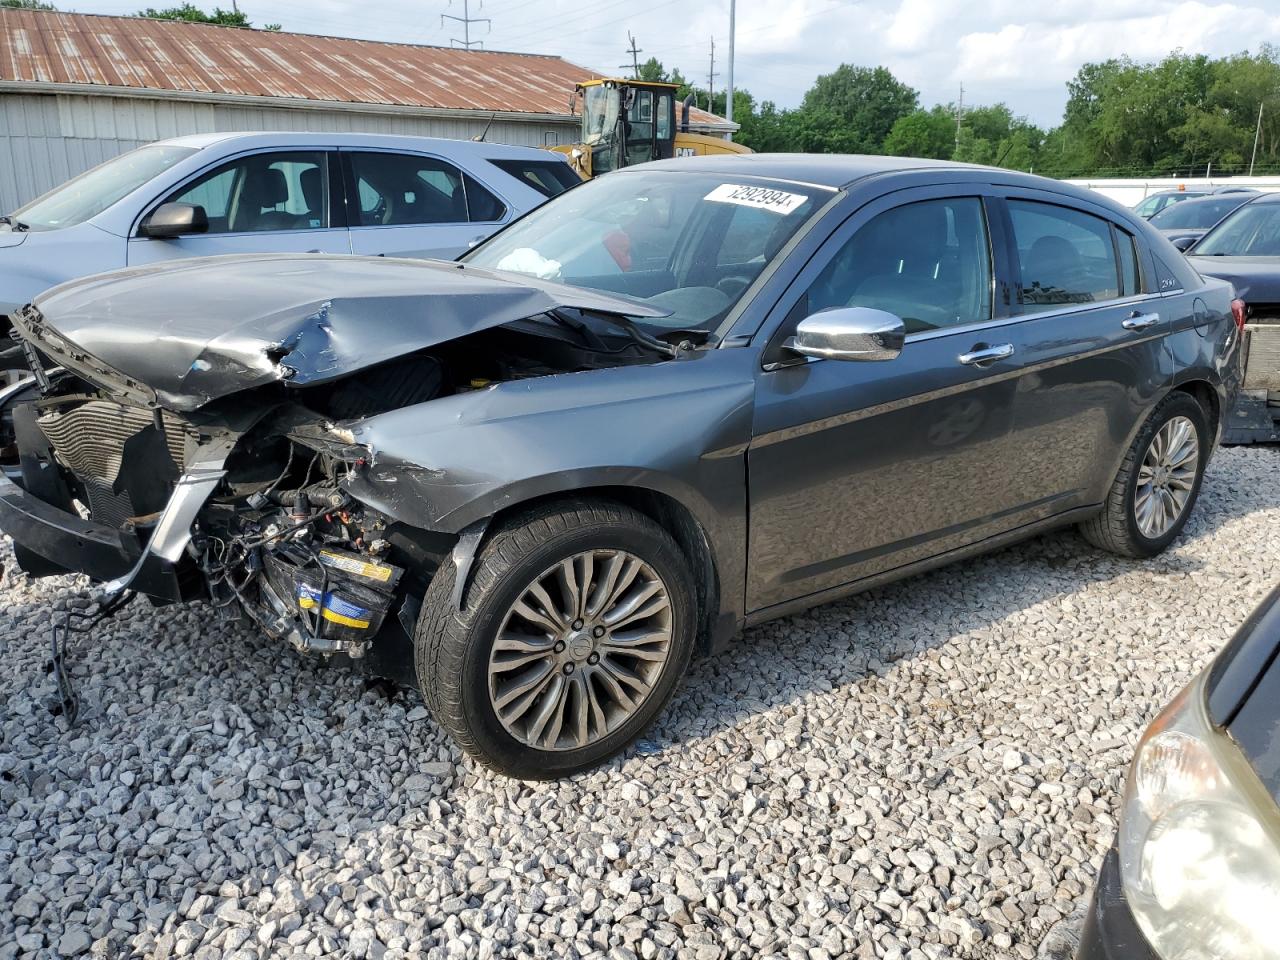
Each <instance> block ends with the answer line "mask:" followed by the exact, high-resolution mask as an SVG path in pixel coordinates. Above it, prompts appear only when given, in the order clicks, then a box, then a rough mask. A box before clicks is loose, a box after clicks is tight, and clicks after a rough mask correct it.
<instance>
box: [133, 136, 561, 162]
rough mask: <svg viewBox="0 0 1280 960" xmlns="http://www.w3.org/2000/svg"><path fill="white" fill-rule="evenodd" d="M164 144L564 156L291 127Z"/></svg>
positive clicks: (526, 149) (434, 139)
mask: <svg viewBox="0 0 1280 960" xmlns="http://www.w3.org/2000/svg"><path fill="white" fill-rule="evenodd" d="M158 142H159V143H160V144H161V145H165V146H178V147H193V148H195V149H197V150H203V149H205V148H207V147H212V146H221V147H224V148H226V147H244V148H253V147H274V146H279V147H378V148H382V149H390V150H430V151H431V152H433V153H441V154H448V155H452V156H472V157H480V158H489V157H494V158H497V159H503V158H510V159H515V158H517V157H523V158H525V159H534V158H539V157H541V158H543V159H546V160H563V159H564V155H563V154H559V153H554V152H552V151H550V150H543V149H540V148H538V147H513V146H509V145H507V144H504V143H489V142H487V141H476V140H448V139H445V138H443V137H410V136H402V135H396V134H386V133H298V132H295V131H291V130H266V131H239V132H237V131H228V132H224V133H197V134H191V135H189V136H185V137H173V138H171V139H169V140H160V141H158Z"/></svg>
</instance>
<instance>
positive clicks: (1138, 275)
mask: <svg viewBox="0 0 1280 960" xmlns="http://www.w3.org/2000/svg"><path fill="white" fill-rule="evenodd" d="M1116 248H1117V249H1118V250H1119V251H1120V293H1121V295H1122V296H1126V297H1132V296H1134V295H1135V294H1139V293H1141V292H1142V271H1141V270H1139V269H1138V245H1137V241H1136V240H1134V239H1133V236H1132V235H1131V234H1129V233H1126V232H1125V231H1124V230H1121V229H1120V228H1119V227H1117V228H1116Z"/></svg>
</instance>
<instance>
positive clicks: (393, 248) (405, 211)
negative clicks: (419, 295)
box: [342, 150, 510, 260]
mask: <svg viewBox="0 0 1280 960" xmlns="http://www.w3.org/2000/svg"><path fill="white" fill-rule="evenodd" d="M342 155H343V157H344V158H345V161H346V163H345V166H346V181H347V218H348V220H349V222H350V226H351V252H352V253H357V254H364V255H366V256H387V257H424V258H428V259H436V260H452V259H453V258H454V257H457V256H459V255H460V254H463V253H465V252H466V251H467V250H468V249H469V248H470V247H472V246H474V245H475V244H476V243H479V242H480V241H481V240H483V239H484V238H485V237H487V236H488V235H489V234H491V233H493V232H494V231H495V230H497V229H498V227H500V226H502V225H503V224H504V223H506V222H507V220H508V219H510V214H509V211H508V206H507V204H506V203H505V202H504V201H503V200H502V199H501V198H500V197H499V196H497V194H495V193H494V192H493V191H492V190H490V189H489V188H488V187H487V186H485V185H484V184H483V183H481V182H480V181H479V180H477V179H476V178H475V177H474V176H472V175H471V174H469V173H465V172H464V171H462V170H460V169H458V167H456V166H454V165H453V164H452V163H450V162H448V161H447V160H443V159H440V158H439V157H432V156H428V155H425V154H411V153H391V152H385V151H373V150H343V151H342Z"/></svg>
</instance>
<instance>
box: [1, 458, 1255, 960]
mask: <svg viewBox="0 0 1280 960" xmlns="http://www.w3.org/2000/svg"><path fill="white" fill-rule="evenodd" d="M1277 456H1278V454H1277V452H1276V451H1274V450H1269V449H1247V450H1238V449H1237V450H1225V451H1221V452H1220V453H1219V455H1218V457H1217V458H1216V459H1215V461H1214V463H1213V465H1212V467H1211V468H1210V473H1209V476H1208V479H1207V481H1206V484H1205V488H1204V491H1203V494H1202V496H1201V499H1200V504H1199V507H1198V509H1197V512H1196V514H1195V517H1194V518H1193V520H1192V523H1191V525H1190V527H1189V529H1188V533H1187V534H1186V535H1184V538H1183V539H1182V540H1181V541H1180V542H1179V543H1178V544H1177V545H1176V546H1175V548H1174V549H1173V550H1171V551H1169V552H1168V553H1167V554H1166V555H1164V556H1163V557H1160V558H1157V559H1156V560H1154V561H1150V562H1146V563H1136V562H1129V561H1121V560H1116V559H1114V558H1111V557H1109V556H1106V555H1104V554H1101V553H1099V552H1097V551H1095V550H1093V549H1091V548H1089V547H1087V546H1086V545H1085V544H1084V542H1083V541H1081V540H1080V539H1079V538H1078V537H1076V536H1075V535H1074V534H1072V533H1064V534H1057V535H1053V536H1048V537H1043V538H1040V539H1038V540H1034V541H1031V542H1030V543H1027V544H1024V545H1021V546H1018V547H1015V548H1013V549H1009V550H1006V551H1003V552H1001V553H998V554H995V555H992V556H990V557H986V558H983V559H980V560H976V561H971V562H968V563H965V564H962V565H959V566H956V567H952V568H949V569H945V570H940V571H937V572H935V573H933V574H930V575H927V576H924V577H919V578H916V579H913V580H910V581H906V582H903V583H900V584H896V585H894V586H891V587H887V588H884V589H880V590H876V591H874V592H872V593H868V594H864V595H862V596H860V597H856V598H854V599H851V600H849V601H846V602H842V603H837V604H832V605H829V606H826V607H822V608H820V609H817V610H814V611H811V612H809V613H807V614H804V615H801V616H796V617H792V618H790V619H787V620H783V621H780V622H777V623H774V624H770V625H767V626H764V627H761V628H758V629H755V630H752V631H750V632H749V633H748V634H747V635H746V636H745V637H743V638H742V639H741V640H739V641H738V642H737V643H735V644H734V645H733V647H732V648H731V649H730V650H729V651H728V652H726V653H725V654H723V655H721V656H719V657H717V658H715V659H713V660H709V661H704V662H701V663H699V664H697V665H695V668H694V670H693V674H692V676H691V677H690V678H689V679H688V681H687V682H686V684H685V685H684V687H683V690H682V692H681V693H680V694H678V695H677V698H676V700H675V702H674V703H673V705H672V707H671V708H670V709H669V710H668V712H667V713H666V715H665V716H664V717H663V718H662V719H661V721H660V722H659V724H658V725H657V726H656V727H655V728H654V729H653V730H652V731H651V733H650V739H648V740H646V741H643V742H642V744H641V745H640V747H639V748H638V749H636V750H633V751H632V752H631V753H630V754H629V755H628V756H626V757H625V758H623V759H621V760H619V761H617V762H615V763H613V764H611V765H609V766H606V767H605V768H603V769H600V770H597V771H595V772H593V773H590V774H587V775H583V776H580V777H577V778H575V779H573V780H570V781H565V782H560V783H549V784H523V783H519V782H514V781H510V780H505V779H502V778H500V777H497V776H495V775H492V774H490V773H488V772H486V771H484V770H482V769H479V768H478V767H477V766H475V765H474V764H472V763H470V762H469V761H466V760H463V759H461V758H460V757H459V756H458V754H457V753H456V752H455V751H454V750H453V748H452V747H451V745H450V744H449V743H448V742H447V741H446V740H445V739H444V737H443V735H442V734H441V732H440V731H439V730H438V729H437V728H436V726H435V725H434V724H433V723H432V722H431V720H430V719H428V717H427V715H426V711H425V710H424V709H423V707H422V706H421V704H420V701H419V699H418V698H417V696H416V695H410V696H407V697H406V696H399V697H396V698H395V699H393V700H391V701H390V702H388V700H387V699H386V697H385V696H384V695H383V694H381V693H378V692H376V691H366V689H365V686H364V684H363V683H362V682H361V681H360V680H359V679H358V678H356V677H354V676H353V675H351V674H350V673H348V672H347V671H345V670H341V669H325V668H323V667H322V666H320V665H319V664H318V663H317V662H316V661H314V660H312V659H309V658H305V657H302V656H300V655H297V654H294V653H293V652H292V651H290V650H288V649H285V648H283V647H282V646H280V645H279V644H276V643H272V642H268V641H266V640H264V639H261V638H260V637H258V636H256V635H255V634H254V633H253V632H251V631H250V630H248V629H247V628H244V627H241V626H238V625H235V624H230V623H225V622H221V621H218V620H215V619H214V618H213V616H212V613H211V611H210V610H208V609H207V608H203V607H193V608H188V609H172V608H171V609H168V610H162V611H152V610H149V609H146V608H145V605H144V604H142V603H141V602H138V603H137V604H135V606H134V607H131V608H130V609H129V610H128V611H126V614H125V615H124V616H122V617H121V618H120V619H119V620H117V621H114V622H111V623H109V624H107V625H106V626H104V627H103V628H101V630H100V631H99V632H98V633H97V635H95V636H94V637H92V638H91V639H90V640H88V641H85V642H83V643H82V645H81V646H80V647H79V649H78V654H77V656H76V658H75V663H76V665H75V669H74V675H75V680H76V683H77V685H78V687H79V690H80V693H81V695H82V698H83V701H84V711H83V715H82V718H81V721H80V723H79V725H78V726H77V727H76V728H75V729H74V730H71V731H70V732H67V731H65V730H64V729H63V727H62V724H61V721H55V720H53V719H52V718H50V716H49V715H48V714H47V713H46V711H45V708H44V706H43V703H44V701H45V699H46V698H47V697H48V696H49V695H50V694H51V692H52V684H51V682H50V680H49V678H48V677H47V676H46V674H45V673H44V671H43V668H42V662H43V660H44V659H45V657H46V647H47V643H48V623H49V610H50V606H51V605H52V606H54V607H58V606H61V605H63V604H65V603H67V602H71V603H73V604H74V603H78V602H86V601H85V600H84V599H83V598H86V597H88V596H89V594H88V593H87V592H85V584H84V583H83V581H78V580H75V579H70V578H68V579H51V580H43V581H35V582H26V581H25V580H24V579H23V578H21V577H17V576H14V575H13V574H12V573H9V574H7V575H6V578H5V581H4V586H3V588H2V589H3V593H2V594H0V596H2V597H3V600H2V601H0V603H2V604H3V606H0V637H2V638H3V646H2V647H0V649H3V651H4V660H3V666H2V667H0V691H2V692H3V698H4V710H3V717H2V718H0V720H2V722H3V728H2V729H0V865H3V866H2V867H0V958H8V957H12V956H27V955H31V956H35V955H56V954H61V955H66V956H70V955H77V954H82V953H84V954H87V953H92V954H93V955H95V956H100V957H118V956H126V955H144V956H148V957H157V958H165V957H170V956H192V955H194V956H196V957H200V958H214V957H218V958H220V957H235V958H250V957H287V956H308V957H314V956H335V957H338V956H341V957H351V956H354V957H402V956H419V955H432V956H448V957H455V956H457V957H462V956H479V957H489V956H545V957H573V956H588V955H609V956H611V957H616V958H632V957H636V956H639V957H642V958H646V960H648V958H653V957H664V958H665V957H673V956H680V957H693V958H695V960H710V958H715V957H726V956H729V957H764V956H785V957H795V958H806V960H824V958H827V957H832V958H834V957H842V956H853V957H885V958H912V960H916V958H922V957H925V958H938V957H978V958H981V957H1024V958H1030V957H1032V956H1034V955H1035V953H1036V948H1037V946H1038V945H1039V944H1040V943H1041V941H1042V940H1043V939H1044V938H1045V935H1046V932H1047V931H1049V930H1050V928H1052V927H1054V925H1055V924H1057V923H1058V922H1059V921H1060V920H1062V918H1063V917H1064V916H1066V915H1068V914H1070V913H1071V912H1072V911H1073V910H1074V909H1076V908H1077V907H1078V905H1079V903H1080V901H1081V900H1082V899H1083V898H1084V897H1085V896H1086V895H1087V892H1088V889H1089V886H1090V884H1091V881H1092V878H1093V875H1094V870H1095V869H1096V865H1097V864H1098V863H1099V862H1100V860H1101V857H1102V854H1103V853H1104V852H1105V850H1106V848H1107V846H1108V845H1109V843H1110V841H1111V837H1112V833H1113V830H1114V827H1115V818H1116V815H1117V808H1116V803H1117V795H1118V790H1119V788H1120V786H1121V784H1122V782H1123V778H1124V772H1125V766H1126V764H1127V761H1128V758H1129V756H1130V753H1131V750H1132V747H1133V745H1134V742H1135V740H1136V737H1137V735H1138V733H1139V732H1140V731H1141V730H1142V728H1143V727H1144V726H1145V725H1146V724H1147V723H1148V722H1149V721H1150V720H1151V718H1152V717H1153V716H1154V714H1155V713H1156V711H1157V710H1158V709H1159V708H1160V706H1161V705H1162V704H1164V702H1165V701H1167V700H1168V699H1169V698H1170V697H1171V696H1172V695H1173V694H1174V693H1176V692H1177V691H1178V689H1179V688H1180V687H1182V686H1183V684H1184V683H1186V682H1187V680H1189V679H1190V678H1191V677H1192V676H1193V675H1194V674H1195V672H1196V671H1197V670H1198V669H1199V668H1200V667H1201V666H1202V665H1204V664H1205V663H1206V662H1207V661H1208V659H1209V658H1210V656H1211V655H1212V654H1213V652H1214V651H1215V650H1216V649H1218V647H1219V646H1220V645H1221V644H1222V643H1223V641H1225V640H1226V639H1227V637H1228V636H1229V635H1230V634H1231V632H1232V631H1233V630H1234V629H1235V628H1236V626H1237V625H1238V624H1239V623H1240V622H1241V621H1242V620H1243V619H1244V617H1245V616H1246V615H1247V614H1248V612H1249V611H1250V609H1251V608H1252V607H1253V606H1254V605H1255V604H1256V603H1257V602H1258V601H1259V600H1260V599H1261V598H1262V597H1263V596H1264V594H1265V593H1266V591H1267V590H1268V589H1269V588H1270V586H1271V585H1272V583H1273V581H1274V579H1275V571H1276V570H1277V561H1278V560H1280V486H1278V485H1277V484H1276V482H1275V476H1276V474H1275V467H1276V464H1277ZM0 558H2V559H3V560H4V562H5V563H6V564H8V563H10V562H11V560H12V553H11V549H10V547H9V545H8V544H7V543H4V545H3V546H0Z"/></svg>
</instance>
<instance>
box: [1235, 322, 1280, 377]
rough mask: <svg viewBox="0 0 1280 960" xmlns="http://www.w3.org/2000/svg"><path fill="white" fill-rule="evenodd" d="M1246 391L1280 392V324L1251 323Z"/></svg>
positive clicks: (1248, 329)
mask: <svg viewBox="0 0 1280 960" xmlns="http://www.w3.org/2000/svg"><path fill="white" fill-rule="evenodd" d="M1245 330H1246V331H1247V332H1248V334H1249V356H1248V361H1247V366H1246V367H1245V372H1244V387H1245V389H1246V390H1269V391H1280V324H1276V323H1250V324H1249V325H1248V326H1246V327H1245Z"/></svg>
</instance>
